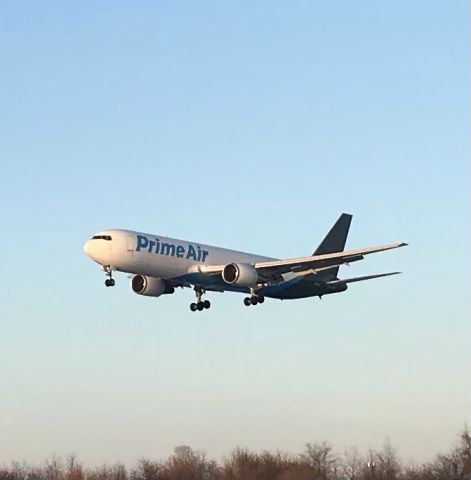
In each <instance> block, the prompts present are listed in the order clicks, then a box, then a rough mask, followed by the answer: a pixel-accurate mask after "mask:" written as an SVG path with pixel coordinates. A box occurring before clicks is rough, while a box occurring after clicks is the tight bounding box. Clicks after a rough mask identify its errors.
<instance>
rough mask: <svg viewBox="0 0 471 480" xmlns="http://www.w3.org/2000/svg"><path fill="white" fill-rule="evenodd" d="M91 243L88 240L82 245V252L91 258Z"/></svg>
mask: <svg viewBox="0 0 471 480" xmlns="http://www.w3.org/2000/svg"><path fill="white" fill-rule="evenodd" d="M91 243H92V242H91V241H90V240H87V241H86V242H85V243H84V244H83V251H84V252H85V253H86V254H87V255H88V256H89V257H91V256H92V245H91Z"/></svg>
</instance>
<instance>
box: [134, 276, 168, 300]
mask: <svg viewBox="0 0 471 480" xmlns="http://www.w3.org/2000/svg"><path fill="white" fill-rule="evenodd" d="M131 288H132V291H133V292H134V293H137V294H138V295H145V296H147V297H160V295H163V294H166V293H173V292H174V291H175V289H174V288H173V287H171V286H169V285H167V283H166V282H165V280H162V279H161V278H156V277H145V276H144V275H134V277H132V279H131Z"/></svg>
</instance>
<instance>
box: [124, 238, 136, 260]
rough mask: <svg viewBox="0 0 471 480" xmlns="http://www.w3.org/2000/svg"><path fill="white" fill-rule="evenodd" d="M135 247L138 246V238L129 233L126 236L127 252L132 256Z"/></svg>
mask: <svg viewBox="0 0 471 480" xmlns="http://www.w3.org/2000/svg"><path fill="white" fill-rule="evenodd" d="M135 247H136V239H135V238H134V237H133V236H132V235H128V236H127V238H126V253H127V254H128V255H131V257H133V256H134V251H135Z"/></svg>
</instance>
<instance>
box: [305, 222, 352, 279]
mask: <svg viewBox="0 0 471 480" xmlns="http://www.w3.org/2000/svg"><path fill="white" fill-rule="evenodd" d="M351 221H352V215H350V214H348V213H342V215H340V217H339V218H338V220H337V221H336V222H335V224H334V226H333V227H332V228H331V229H330V230H329V233H328V234H327V235H326V236H325V237H324V240H322V242H321V243H320V244H319V246H318V247H317V248H316V250H315V251H314V253H313V255H323V254H326V253H335V252H342V251H343V250H344V248H345V242H346V241H347V236H348V231H349V229H350V223H351ZM338 271H339V267H333V268H332V269H329V270H328V272H329V274H331V275H334V276H335V277H337V273H338Z"/></svg>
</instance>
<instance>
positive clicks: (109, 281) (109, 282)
mask: <svg viewBox="0 0 471 480" xmlns="http://www.w3.org/2000/svg"><path fill="white" fill-rule="evenodd" d="M103 270H104V272H105V275H106V276H107V277H109V278H107V279H106V280H105V286H106V287H114V286H115V283H116V282H115V281H114V278H113V276H112V272H113V270H112V268H111V266H110V265H104V266H103Z"/></svg>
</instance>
